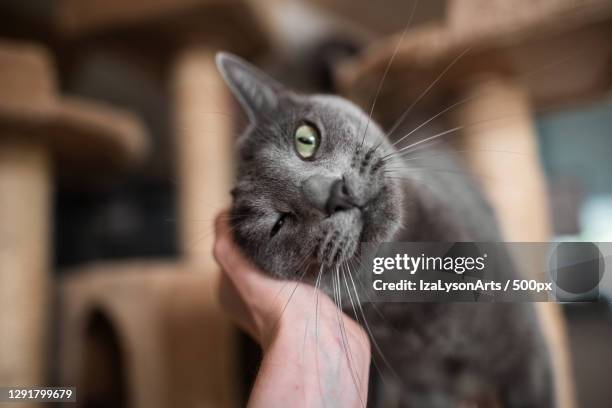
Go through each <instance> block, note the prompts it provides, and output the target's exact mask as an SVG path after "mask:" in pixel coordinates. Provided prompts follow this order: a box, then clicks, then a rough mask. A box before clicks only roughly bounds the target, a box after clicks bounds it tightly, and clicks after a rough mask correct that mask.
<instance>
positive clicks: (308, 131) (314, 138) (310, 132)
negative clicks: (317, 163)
mask: <svg viewBox="0 0 612 408" xmlns="http://www.w3.org/2000/svg"><path fill="white" fill-rule="evenodd" d="M294 143H295V151H296V152H297V154H298V156H300V157H301V158H302V159H306V160H308V159H312V158H313V157H314V155H315V153H316V152H317V149H318V148H319V144H320V143H321V135H320V134H319V131H318V129H317V128H316V127H315V126H313V125H309V124H307V123H305V124H302V125H300V126H299V127H298V128H297V129H296V131H295V137H294Z"/></svg>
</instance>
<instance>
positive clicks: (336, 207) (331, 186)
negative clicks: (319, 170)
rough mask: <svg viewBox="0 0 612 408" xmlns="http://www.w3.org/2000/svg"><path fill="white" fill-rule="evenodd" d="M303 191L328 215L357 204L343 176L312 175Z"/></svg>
mask: <svg viewBox="0 0 612 408" xmlns="http://www.w3.org/2000/svg"><path fill="white" fill-rule="evenodd" d="M302 192H303V193H304V196H305V197H306V199H308V201H309V202H310V203H311V204H312V205H313V206H314V207H315V208H317V209H318V210H319V211H322V212H324V213H325V214H327V215H332V214H334V213H336V212H338V211H345V210H349V209H351V208H354V207H356V206H357V205H356V204H355V203H353V201H352V200H351V196H350V194H349V191H348V188H347V186H346V183H345V182H344V180H343V179H341V178H337V177H328V176H320V175H315V176H311V177H309V178H308V179H307V180H306V181H305V182H304V184H303V185H302Z"/></svg>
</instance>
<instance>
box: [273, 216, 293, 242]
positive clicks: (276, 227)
mask: <svg viewBox="0 0 612 408" xmlns="http://www.w3.org/2000/svg"><path fill="white" fill-rule="evenodd" d="M288 215H289V214H287V213H282V214H281V215H280V216H279V217H278V220H277V221H276V223H275V224H274V226H273V227H272V230H271V231H270V238H272V237H273V236H275V235H276V234H278V231H280V229H281V228H282V227H283V225H284V224H285V221H286V219H287V216H288Z"/></svg>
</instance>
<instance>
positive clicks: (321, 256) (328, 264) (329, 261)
mask: <svg viewBox="0 0 612 408" xmlns="http://www.w3.org/2000/svg"><path fill="white" fill-rule="evenodd" d="M358 247H359V245H358V241H357V240H356V239H354V238H352V237H351V236H349V235H348V234H342V233H341V232H340V231H339V230H329V231H327V233H326V234H325V236H324V237H323V239H322V240H321V241H320V243H319V246H318V248H317V251H316V254H317V258H318V261H319V264H320V265H321V266H323V267H324V268H333V267H335V266H337V265H340V264H342V263H344V262H347V261H348V260H350V259H351V258H353V257H354V256H355V254H356V253H357V249H358Z"/></svg>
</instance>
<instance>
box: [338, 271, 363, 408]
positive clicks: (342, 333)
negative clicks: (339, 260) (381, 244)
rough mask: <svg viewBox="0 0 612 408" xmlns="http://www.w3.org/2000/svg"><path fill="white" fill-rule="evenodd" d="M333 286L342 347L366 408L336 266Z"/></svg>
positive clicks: (358, 393) (360, 399)
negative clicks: (344, 317)
mask: <svg viewBox="0 0 612 408" xmlns="http://www.w3.org/2000/svg"><path fill="white" fill-rule="evenodd" d="M332 279H333V286H334V294H335V297H336V299H335V301H336V306H337V307H336V317H337V318H338V325H339V329H340V338H341V339H342V346H343V348H344V352H345V356H346V361H347V364H348V369H349V371H350V373H351V377H352V380H353V384H354V385H355V391H356V392H357V396H358V397H359V401H360V402H361V405H362V406H363V407H365V403H364V401H363V400H362V398H361V387H360V384H361V381H360V378H359V374H358V373H357V368H356V367H355V361H354V358H353V354H352V352H351V346H350V344H349V339H348V335H347V331H346V327H345V325H344V319H343V318H342V317H341V315H340V314H341V313H342V312H341V310H342V288H341V287H340V269H339V268H338V267H337V266H336V276H335V277H332Z"/></svg>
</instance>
